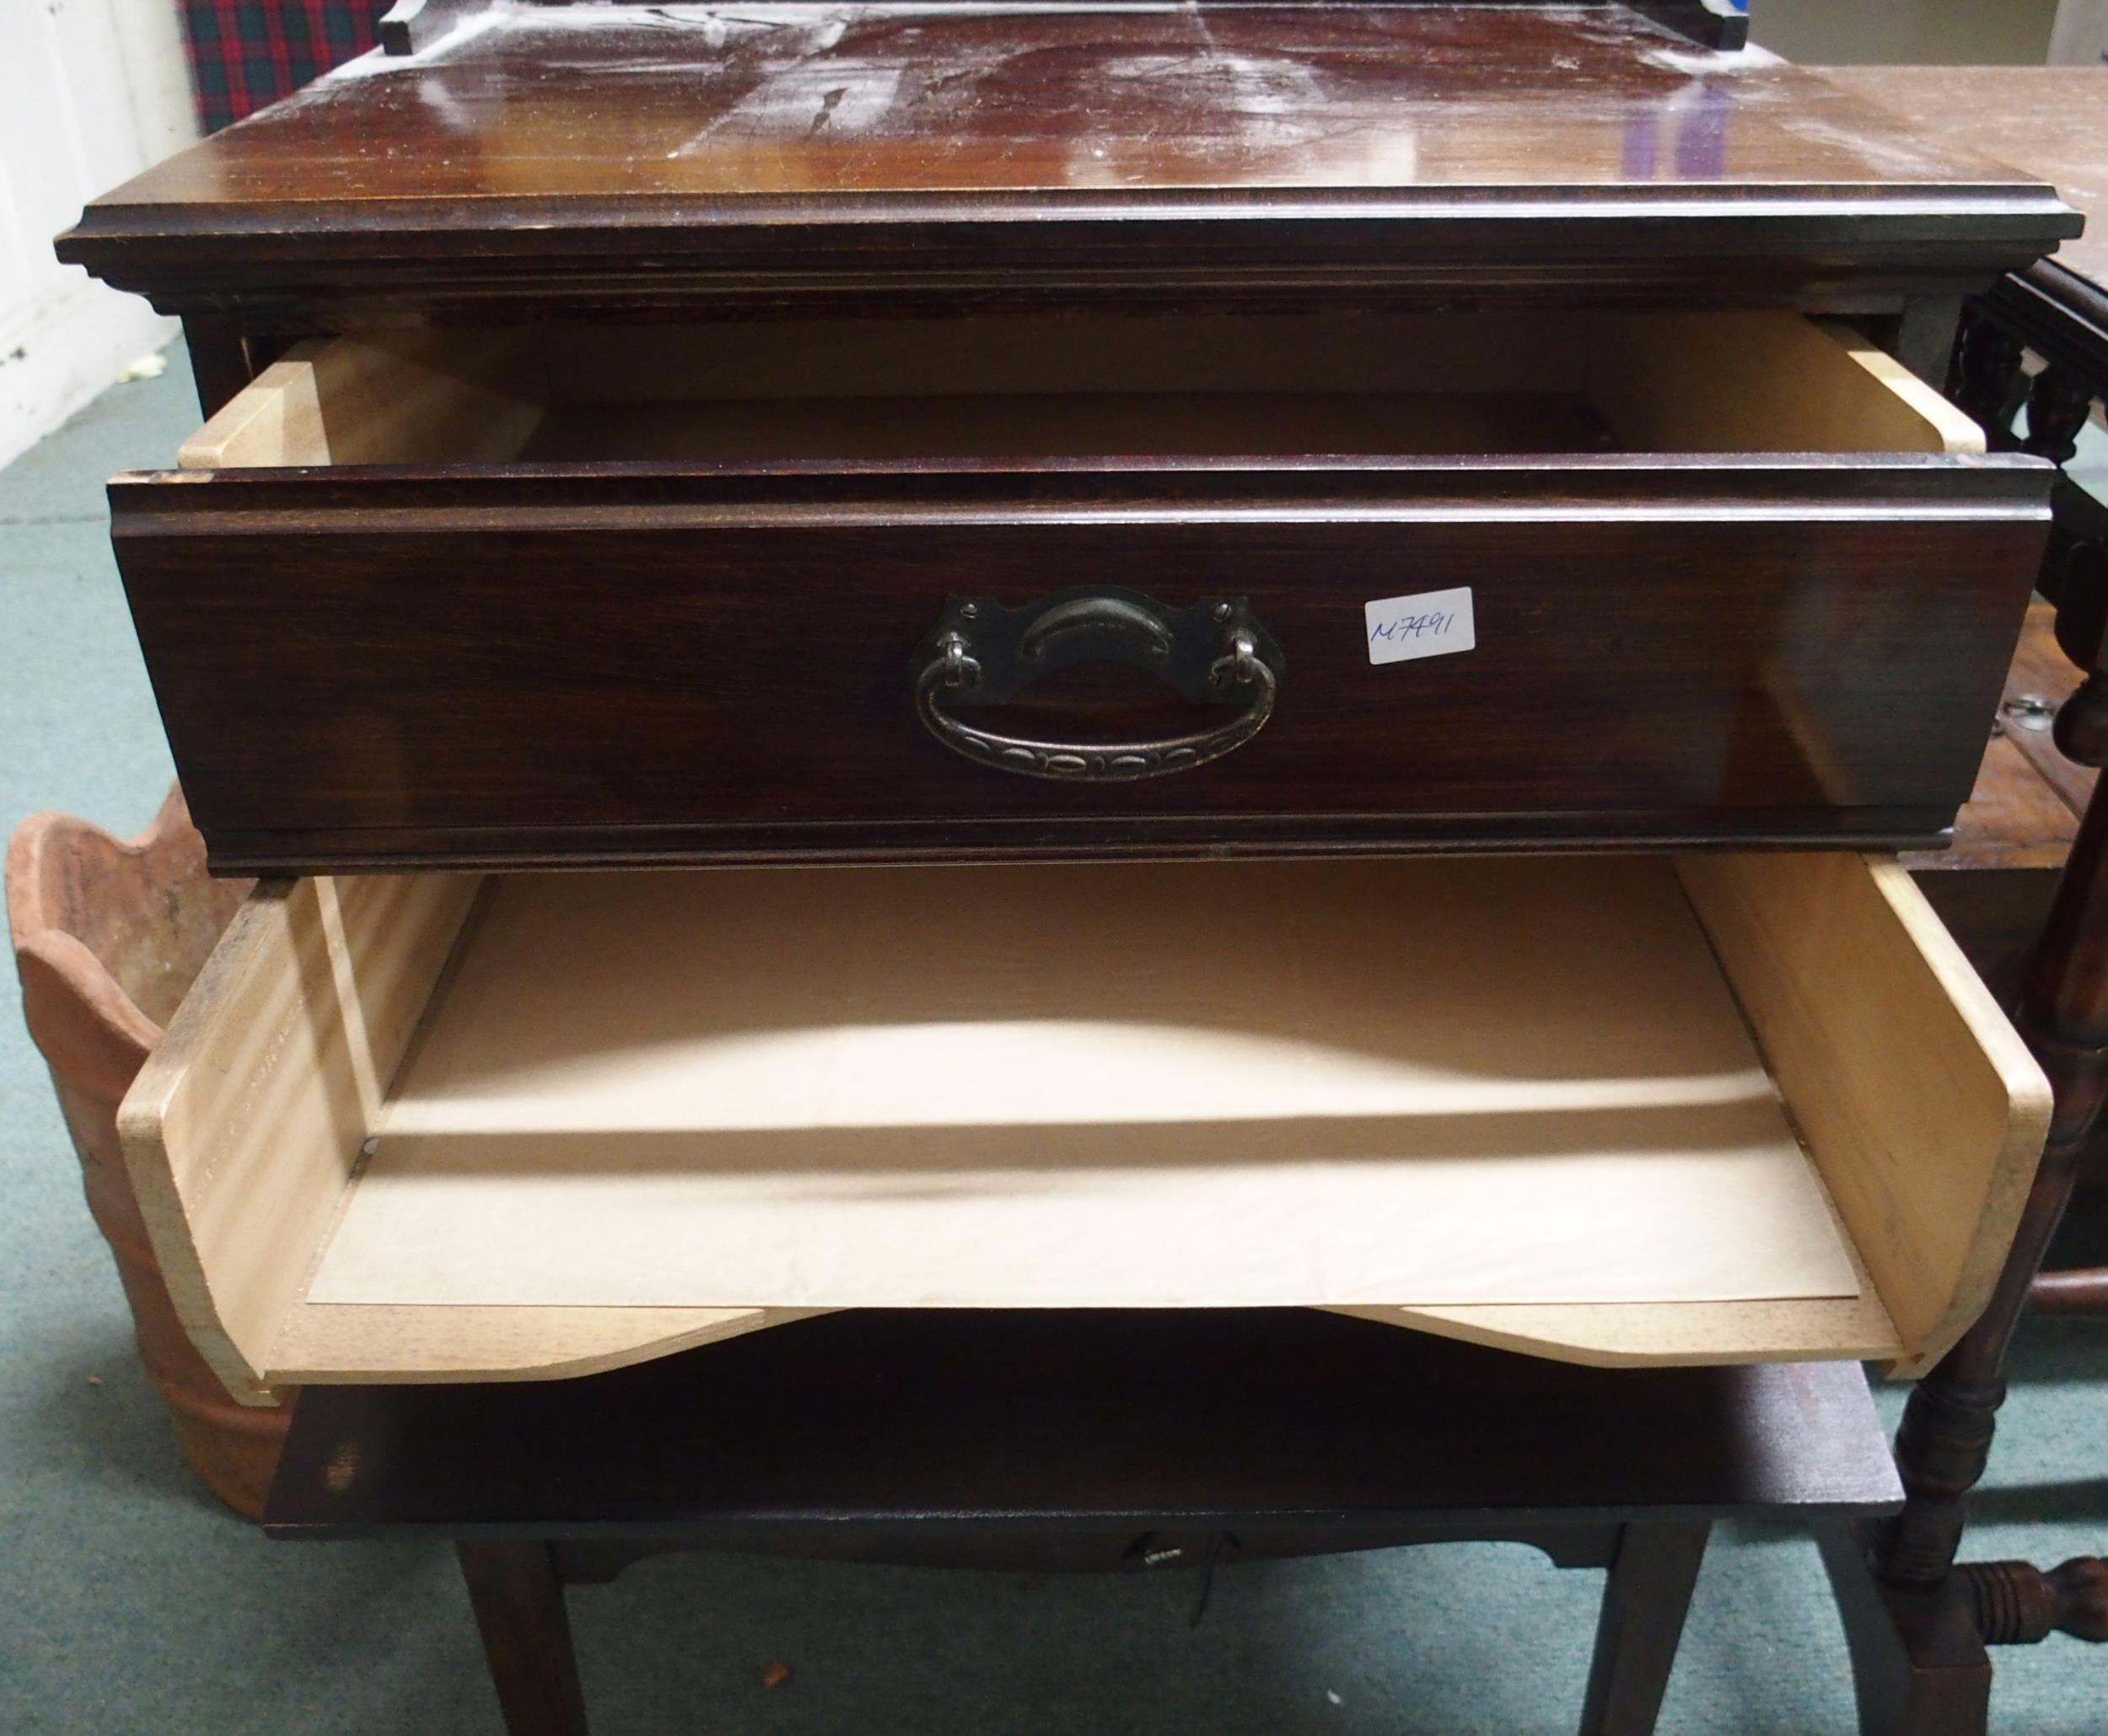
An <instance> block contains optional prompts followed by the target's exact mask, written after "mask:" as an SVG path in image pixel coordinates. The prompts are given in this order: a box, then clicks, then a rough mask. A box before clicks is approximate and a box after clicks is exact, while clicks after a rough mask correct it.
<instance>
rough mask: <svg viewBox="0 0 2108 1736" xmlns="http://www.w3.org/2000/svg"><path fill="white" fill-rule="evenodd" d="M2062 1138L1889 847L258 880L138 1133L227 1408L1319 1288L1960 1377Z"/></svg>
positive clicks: (1546, 1335)
mask: <svg viewBox="0 0 2108 1736" xmlns="http://www.w3.org/2000/svg"><path fill="white" fill-rule="evenodd" d="M2048 1112H2049V1092H2048V1088H2047V1086H2046V1083H2045V1082H2044V1080H2043V1078H2042V1076H2041V1073H2040V1072H2039V1071H2038V1070H2037V1069H2036V1067H2035V1065H2034V1063H2033V1062H2032V1061H2031V1060H2030V1057H2029V1056H2028V1055H2027V1053H2026V1051H2025V1049H2024V1048H2023V1046H2022V1045H2021V1044H2020V1042H2019V1040H2018V1038H2017V1037H2016V1036H2015V1035H2014V1032H2013V1031H2012V1029H2010V1027H2009V1025H2008V1024H2006V1022H2005V1020H2004V1018H2003V1017H2002V1015H2001V1014H2000V1013H1999V1012H1998V1008H1996V1006H1995V1005H1994V1004H1993V1003H1992V1001H1991V999H1990V998H1989V997H1988V995H1987V993H1986V992H1985V991H1984V989H1983V987H1982V985H1981V984H1980V983H1979V982H1978V981H1976V977H1975V976H1974V975H1973V974H1972V973H1971V970H1969V967H1968V965H1966V964H1965V962H1964V960H1963V959H1962V958H1961V955H1960V953H1959V952H1958V951H1957V950H1956V949H1955V946H1954V944H1953V943H1952V942H1951V941H1950V940H1949V938H1948V937H1947V935H1946V933H1945V932H1944V930H1943V929H1942V928H1941V927H1940V926H1939V922H1937V920H1936V919H1935V918H1934V917H1933V916H1932V914H1931V912H1930V911H1929V910H1928V907H1927V906H1926V905H1925V904H1924V902H1923V901H1922V899H1921V897H1920V896H1919V895H1918V894H1917V891H1916V889H1914V887H1913V886H1912V884H1911V882H1910V880H1909V879H1908V878H1907V876H1906V874H1905V873H1903V872H1902V871H1901V869H1900V868H1897V867H1896V864H1895V863H1893V862H1890V861H1886V860H1882V859H1878V858H1869V857H1860V856H1857V855H1853V854H1849V853H1831V854H1812V855H1791V854H1777V853H1773V854H1765V853H1724V852H1723V853H1713V854H1706V855H1697V856H1686V857H1675V858H1670V857H1660V856H1654V857H1603V858H1568V859H1550V858H1513V859H1508V860H1498V861H1476V862H1471V863H1458V862H1455V861H1453V860H1447V859H1419V860H1405V861H1391V862H1369V863H1309V862H1306V863H1217V864H1190V865H1179V864H1132V865H1122V864H1108V865H1098V866H1089V867H1071V868H1051V867H1040V868H1027V867H995V868H960V869H955V870H944V871H933V870H929V869H906V870H885V869H845V868H820V869H815V870H810V871H804V872H795V873H793V872H787V871H783V870H778V869H752V870H742V871H735V872H730V873H721V874H693V873H659V874H634V875H612V876H610V875H591V874H574V875H507V876H492V877H488V878H487V879H486V878H482V877H477V876H473V875H401V876H367V877H351V878H344V879H309V880H302V881H298V882H293V883H282V884H277V885H276V886H273V887H266V888H264V889H260V890H259V891H258V892H257V893H256V894H255V896H254V897H253V898H252V899H251V900H250V902H249V903H248V905H247V906H245V908H244V910H243V911H242V912H241V913H240V914H239V916H238V917H237V918H236V920H235V922H234V925H233V927H231V928H230V929H229V932H228V933H227V935H226V938H225V939H224V940H223V943H222V944H221V946H220V948H219V949H218V952H217V953H216V954H214V956H213V958H212V960H211V962H210V963H209V964H208V965H207V968H206V970H205V971H204V973H203V974H202V975H201V976H200V978H199V979H198V982H197V985H196V988H195V989H194V990H193V991H192V992H191V996H190V997H189V998H188V1000H187V1001H186V1002H185V1004H184V1006H183V1008H182V1009H181V1011H180V1013H179V1014H178V1015H177V1017H176V1018H175V1021H174V1023H173V1024H171V1025H170V1027H169V1032H168V1035H167V1038H166V1040H165V1041H164V1044H163V1045H162V1047H161V1048H160V1050H159V1051H158V1052H157V1053H156V1054H155V1055H154V1056H153V1058H152V1059H151V1060H150V1061H148V1065H147V1067H146V1068H145V1070H144V1071H143V1072H142V1073H141V1075H140V1077H139V1079H138V1081H137V1084H136V1085H135V1086H134V1088H133V1089H132V1093H131V1094H130V1096H129V1097H128V1098H127V1099H126V1102H125V1104H124V1106H123V1109H122V1111H121V1117H120V1124H121V1131H122V1134H123V1137H124V1142H125V1148H126V1156H127V1159H128V1161H129V1163H130V1165H131V1168H132V1176H133V1180H134V1182H135V1184H136V1185H137V1190H138V1193H139V1197H140V1200H141V1202H142V1206H143V1210H144V1212H145V1216H146V1218H147V1221H148V1224H149V1226H150V1228H151V1231H152V1234H153V1240H154V1244H155V1248H156V1251H157V1253H158V1254H159V1258H160V1260H161V1266H162V1270H163V1271H164V1273H165V1274H166V1276H167V1278H168V1282H169V1288H170V1290H171V1292H172V1293H173V1294H174V1296H175V1301H176V1305H177V1307H178V1309H179V1310H180V1313H181V1314H182V1317H183V1319H185V1321H186V1324H187V1325H188V1326H189V1328H190V1330H191V1334H192V1336H194V1338H195V1339H196V1341H197V1343H198V1345H199V1346H200V1348H201V1349H202V1351H203V1352H204V1353H205V1355H206V1357H207V1358H208V1359H209V1360H210V1361H211V1362H212V1365H213V1367H214V1368H217V1369H218V1371H219V1372H220V1373H221V1374H222V1375H223V1377H224V1378H225V1379H226V1380H227V1381H228V1383H229V1385H230V1387H231V1388H232V1389H234V1390H235V1391H236V1392H237V1393H238V1394H240V1395H245V1396H247V1397H250V1398H253V1399H258V1400H263V1399H267V1398H268V1396H269V1395H270V1392H271V1389H272V1387H273V1386H274V1385H276V1384H291V1383H298V1382H305V1381H360V1380H387V1381H401V1380H478V1379H519V1378H528V1377H536V1376H555V1375H567V1374H577V1373H586V1372H589V1371H591V1370H594V1369H600V1368H609V1367H612V1366H616V1365H619V1364H621V1363H625V1362H633V1361H637V1360H640V1359H643V1358H645V1357H653V1356H658V1355H664V1354H666V1353H669V1352H672V1351H675V1350H677V1349H680V1348H683V1347H685V1346H691V1345H694V1344H697V1343H701V1342H703V1341H707V1340H710V1339H713V1338H718V1337H722V1336H729V1335H731V1334H734V1333H739V1332H744V1331H748V1330H754V1329H756V1328H760V1327H764V1326H767V1325H772V1324H775V1323H777V1322H779V1321H781V1320H783V1319H790V1318H795V1317H798V1316H799V1315H801V1314H808V1313H810V1312H812V1311H815V1310H818V1309H833V1308H841V1307H862V1306H881V1305H883V1306H923V1307H971V1306H991V1307H1060V1306H1068V1305H1084V1304H1089V1305H1093V1306H1100V1307H1105V1306H1114V1307H1120V1306H1126V1307H1171V1306H1185V1307H1211V1306H1231V1305H1250V1304H1269V1305H1272V1304H1298V1305H1300V1304H1308V1305H1316V1306H1324V1307H1329V1308H1333V1309H1342V1310H1344V1311H1347V1312H1350V1313H1353V1314H1361V1315H1365V1316H1367V1317H1369V1318H1371V1319H1379V1320H1385V1321H1390V1322H1394V1323H1395V1324H1397V1325H1403V1326H1409V1327H1414V1328H1418V1329H1421V1330H1428V1331H1433V1332H1438V1333H1445V1334H1449V1335H1453V1336H1458V1337H1462V1338H1467V1339H1471V1340H1476V1341H1483V1342H1486V1343H1490V1344H1496V1345H1500V1346H1508V1347H1511V1348H1514V1349H1519V1350H1523V1351H1527V1352H1534V1353H1536V1354H1540V1355H1543V1356H1547V1357H1559V1358H1567V1359H1571V1360H1575V1361H1582V1362H1603V1363H1611V1364H1621V1363H1630V1364H1642V1363H1674V1362H1687V1363H1698V1362H1734V1361H1750V1360H1773V1359H1782V1358H1815V1357H1879V1358H1885V1359H1887V1360H1889V1361H1891V1362H1896V1363H1899V1364H1901V1365H1902V1366H1903V1367H1904V1368H1909V1369H1917V1368H1923V1367H1925V1366H1927V1365H1928V1363H1929V1362H1931V1361H1932V1360H1933V1359H1934V1358H1935V1357H1937V1356H1938V1355H1939V1353H1940V1352H1942V1351H1943V1350H1944V1349H1945V1348H1946V1347H1947V1346H1948V1345H1949V1344H1950V1343H1951V1342H1952V1341H1954V1339H1955V1336H1957V1335H1958V1334H1959V1333H1960V1331H1961V1330H1963V1329H1964V1328H1965V1326H1966V1325H1967V1324H1968V1323H1969V1321H1970V1320H1971V1319H1972V1318H1973V1317H1974V1315H1975V1314H1976V1312H1977V1311H1978V1310H1979V1309H1981V1308H1982V1305H1983V1303H1984V1302H1985V1301H1986V1299H1987V1298H1988V1296H1989V1294H1990V1290H1991V1286H1992V1282H1994V1280H1995V1278H1996V1276H1997V1274H1998V1270H1999V1267H2000V1266H2001V1264H2002V1262H2003V1258H2004V1255H2005V1253H2006V1250H2007V1248H2008V1245H2009V1242H2010V1240H2011V1238H2012V1235H2013V1232H2014V1223H2015V1221H2016V1218H2017V1215H2018V1213H2019V1210H2020V1207H2021V1202H2022V1201H2023V1199H2024V1198H2025V1195H2026V1192H2027V1190H2028V1186H2029V1184H2030V1180H2031V1177H2032V1174H2033V1172H2034V1168H2035V1160H2036V1158H2037V1156H2038V1154H2039V1152H2040V1149H2041V1142H2042V1139H2043V1135H2044V1131H2045V1128H2046V1121H2047V1116H2048Z"/></svg>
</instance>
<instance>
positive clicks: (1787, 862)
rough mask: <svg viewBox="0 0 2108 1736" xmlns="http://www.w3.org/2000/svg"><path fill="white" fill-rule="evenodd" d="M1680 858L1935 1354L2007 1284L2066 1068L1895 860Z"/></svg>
mask: <svg viewBox="0 0 2108 1736" xmlns="http://www.w3.org/2000/svg"><path fill="white" fill-rule="evenodd" d="M1677 867H1678V870H1679V872H1680V874H1681V875H1682V878H1683V883H1684V886H1685V889H1686V891H1687V892H1688V893H1689V894H1690V895H1691V901H1692V903H1693V904H1694V905H1695V906H1696V907H1697V911H1698V913H1699V916H1700V918H1701V919H1702V921H1703V922H1705V924H1706V927H1707V932H1708V933H1709V934H1710V935H1711V936H1712V938H1713V945H1714V947H1715V949H1717V950H1718V953H1719V954H1720V956H1721V960H1722V963H1723V965H1724V967H1725V969H1726V970H1727V971H1728V974H1729V980H1730V981H1732V982H1733V983H1734V987H1735V992H1736V994H1737V995H1738V996H1739V997H1740V1000H1741V1002H1742V1007H1743V1011H1744V1013H1745V1015H1746V1016H1747V1017H1748V1018H1749V1020H1750V1025H1751V1028H1752V1029H1754V1030H1755V1031H1756V1036H1757V1040H1758V1041H1759V1042H1760V1043H1761V1045H1763V1049H1764V1054H1765V1059H1766V1061H1767V1064H1768V1065H1769V1066H1770V1067H1771V1069H1772V1073H1773V1075H1774V1077H1775V1078H1777V1080H1778V1082H1779V1086H1780V1088H1781V1090H1782V1091H1783V1093H1784V1094H1785V1096H1786V1100H1787V1102H1788V1104H1789V1105H1790V1106H1791V1108H1792V1110H1793V1118H1794V1122H1795V1125H1796V1126H1798V1127H1799V1131H1800V1133H1801V1136H1802V1137H1803V1139H1804V1141H1805V1142H1806V1144H1807V1147H1808V1150H1809V1153H1810V1155H1811V1156H1812V1157H1813V1158H1815V1164H1816V1166H1817V1167H1818V1168H1819V1169H1820V1170H1821V1171H1822V1174H1823V1176H1824V1179H1825V1180H1826V1181H1827V1182H1828V1183H1829V1185H1830V1191H1831V1198H1832V1199H1833V1200H1834V1201H1836V1207H1837V1209H1838V1211H1839V1212H1840V1213H1841V1214H1842V1217H1843V1218H1844V1221H1845V1223H1846V1224H1847V1226H1848V1227H1849V1228H1850V1229H1851V1231H1852V1234H1853V1242H1854V1244H1855V1245H1856V1246H1857V1247H1858V1250H1859V1253H1860V1255H1861V1257H1862V1258H1863V1259H1864V1260H1866V1262H1867V1265H1868V1268H1869V1271H1872V1273H1873V1274H1874V1282H1875V1284H1876V1287H1878V1288H1879V1292H1880V1294H1881V1297H1882V1299H1883V1301H1884V1303H1885V1304H1886V1306H1887V1308H1888V1310H1889V1313H1890V1318H1891V1319H1893V1320H1894V1321H1895V1323H1896V1330H1897V1332H1898V1335H1899V1336H1901V1340H1902V1341H1903V1343H1904V1345H1905V1346H1906V1354H1905V1356H1904V1357H1903V1359H1902V1361H1903V1365H1904V1368H1905V1370H1906V1372H1914V1373H1922V1372H1923V1371H1924V1370H1925V1369H1926V1368H1929V1367H1931V1366H1932V1364H1933V1362H1937V1361H1938V1360H1939V1357H1940V1356H1941V1355H1942V1354H1943V1353H1944V1352H1945V1351H1946V1350H1947V1349H1948V1348H1949V1346H1952V1345H1953V1343H1954V1342H1955V1340H1957V1339H1958V1338H1959V1337H1960V1336H1961V1334H1962V1333H1963V1332H1964V1331H1965V1330H1967V1329H1968V1327H1969V1326H1970V1325H1971V1323H1972V1322H1973V1321H1974V1320H1975V1319H1976V1316H1977V1315H1978V1314H1980V1313H1981V1312H1982V1309H1983V1307H1984V1305H1985V1303H1987V1302H1988V1301H1989V1300H1990V1298H1991V1293H1992V1288H1993V1287H1994V1286H1995V1285H1996V1283H1997V1282H1998V1275H1999V1272H2000V1271H2001V1269H2002V1268H2003V1266H2004V1264H2005V1259H2006V1255H2007V1252H2008V1250H2009V1249H2010V1247H2011V1245H2012V1242H2013V1236H2014V1229H2015V1228H2016V1227H2017V1225H2018V1224H2019V1217H2020V1212H2021V1209H2022V1207H2023V1206H2024V1205H2025V1201H2026V1199H2027V1195H2028V1189H2029V1186H2030V1183H2031V1182H2032V1181H2033V1180H2034V1177H2035V1164H2036V1163H2037V1161H2038V1160H2039V1158H2041V1153H2042V1144H2043V1140H2044V1138H2045V1137H2046V1133H2047V1131H2048V1127H2049V1117H2050V1107H2051V1104H2050V1088H2049V1082H2048V1081H2047V1080H2046V1078H2044V1077H2043V1075H2042V1071H2041V1067H2038V1066H2037V1065H2036V1064H2035V1061H2034V1059H2033V1057H2032V1056H2030V1055H2029V1053H2028V1051H2027V1048H2026V1045H2025V1044H2023V1043H2022V1042H2021V1040H2020V1039H2019V1035H2017V1034H2016V1033H2015V1032H2014V1029H2013V1028H2012V1026H2011V1025H2010V1024H2009V1023H2008V1022H2007V1020H2006V1018H2005V1016H2004V1014H2003V1013H2001V1012H2000V1011H1999V1009H1998V1004H1997V1003H1996V1002H1994V1001H1993V1000H1992V998H1991V996H1990V994H1989V992H1987V990H1986V989H1985V988H1984V986H1983V985H1982V982H1981V981H1979V980H1978V978H1977V976H1976V973H1975V971H1973V970H1971V969H1970V966H1969V962H1968V960H1967V959H1965V958H1964V957H1963V956H1962V954H1961V950H1960V948H1959V947H1957V946H1956V945H1955V943H1954V942H1953V940H1952V939H1951V938H1949V935H1948V933H1947V932H1946V930H1945V929H1944V927H1941V926H1940V922H1939V918H1938V917H1937V916H1935V915H1933V911H1932V909H1931V907H1930V906H1928V904H1927V903H1926V902H1925V900H1924V897H1923V895H1922V894H1921V893H1919V892H1918V891H1917V888H1916V887H1915V886H1913V885H1912V883H1911V879H1910V877H1909V875H1908V874H1907V873H1906V872H1905V870H1904V869H1903V868H1901V867H1900V866H1899V865H1897V864H1896V863H1893V862H1887V861H1879V860H1870V861H1866V862H1857V861H1854V860H1853V858H1851V857H1846V856H1842V855H1832V856H1813V855H1805V856H1793V855H1778V856H1752V855H1734V856H1728V855H1723V856H1717V857H1713V856H1697V855H1691V856H1685V857H1679V858H1678V861H1677Z"/></svg>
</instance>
